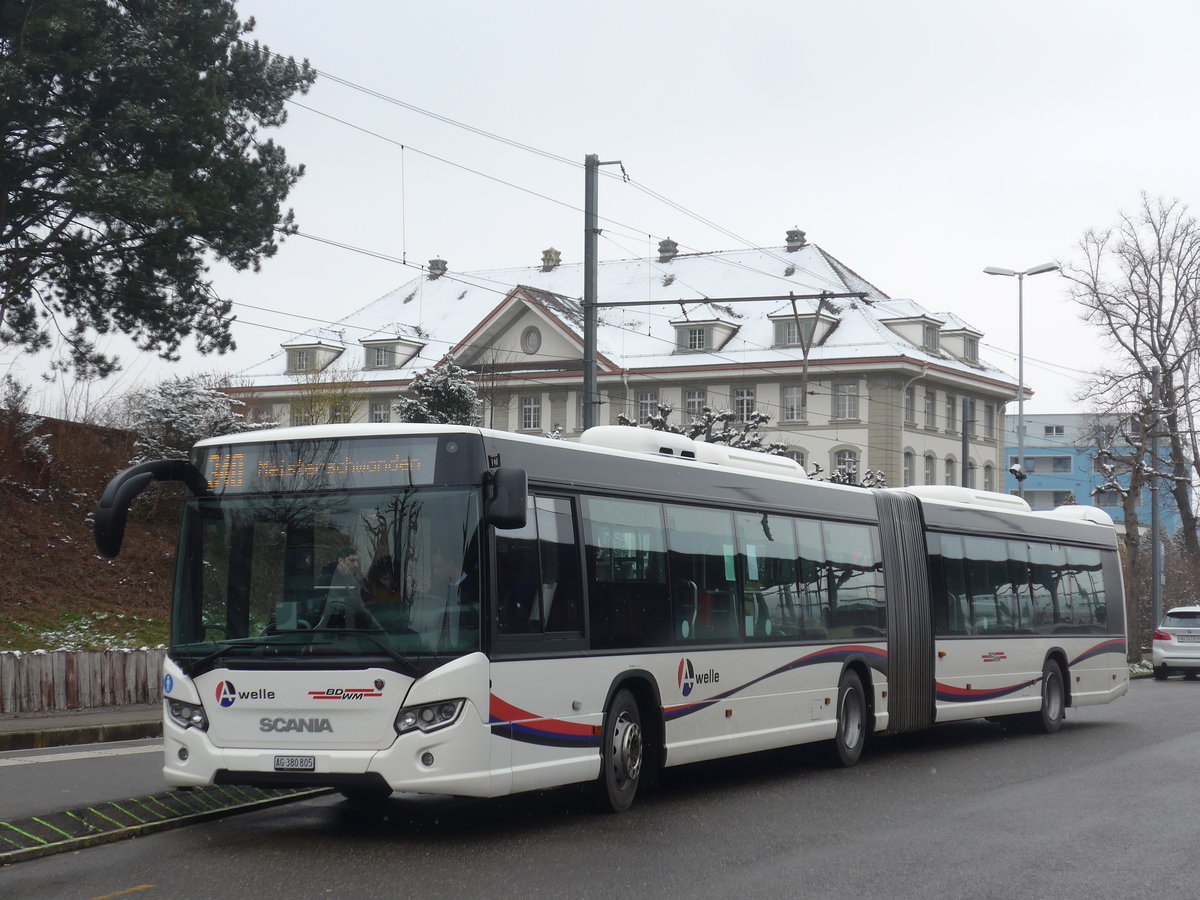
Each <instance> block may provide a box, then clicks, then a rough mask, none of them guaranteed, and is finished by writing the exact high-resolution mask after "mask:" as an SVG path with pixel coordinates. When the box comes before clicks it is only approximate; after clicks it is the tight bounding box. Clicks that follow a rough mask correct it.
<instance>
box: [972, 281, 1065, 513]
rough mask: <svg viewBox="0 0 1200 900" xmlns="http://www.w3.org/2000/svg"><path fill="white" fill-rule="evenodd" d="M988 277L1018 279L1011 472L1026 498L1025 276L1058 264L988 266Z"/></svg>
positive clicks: (1018, 492) (1018, 490) (1018, 488)
mask: <svg viewBox="0 0 1200 900" xmlns="http://www.w3.org/2000/svg"><path fill="white" fill-rule="evenodd" d="M983 271H984V272H986V273H987V274H988V275H1007V276H1008V277H1009V278H1011V277H1013V276H1014V275H1015V276H1016V277H1017V466H1016V470H1015V471H1013V470H1010V471H1012V472H1013V475H1015V476H1016V478H1017V496H1018V497H1021V498H1022V499H1024V497H1025V477H1026V472H1025V276H1026V275H1041V274H1042V273H1043V272H1057V271H1058V263H1052V262H1048V263H1042V264H1041V265H1040V266H1034V267H1033V268H1032V269H1026V270H1025V271H1024V272H1018V271H1016V270H1015V269H1002V268H1000V267H999V266H988V267H987V268H986V269H984V270H983Z"/></svg>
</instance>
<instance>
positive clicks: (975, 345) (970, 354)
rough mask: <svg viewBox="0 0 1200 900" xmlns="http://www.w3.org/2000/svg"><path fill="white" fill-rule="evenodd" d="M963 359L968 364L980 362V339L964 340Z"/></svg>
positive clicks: (970, 338) (967, 338)
mask: <svg viewBox="0 0 1200 900" xmlns="http://www.w3.org/2000/svg"><path fill="white" fill-rule="evenodd" d="M963 359H965V360H967V361H968V362H979V338H976V337H966V338H963Z"/></svg>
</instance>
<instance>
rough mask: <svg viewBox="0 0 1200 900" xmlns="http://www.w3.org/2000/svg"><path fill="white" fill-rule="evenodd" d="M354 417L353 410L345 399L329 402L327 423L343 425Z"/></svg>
mask: <svg viewBox="0 0 1200 900" xmlns="http://www.w3.org/2000/svg"><path fill="white" fill-rule="evenodd" d="M353 417H354V410H353V408H352V407H351V405H350V404H349V403H348V402H346V401H345V400H341V401H334V402H332V403H330V404H329V424H331V425H344V424H345V423H347V422H349V421H350V420H351V419H352V418H353Z"/></svg>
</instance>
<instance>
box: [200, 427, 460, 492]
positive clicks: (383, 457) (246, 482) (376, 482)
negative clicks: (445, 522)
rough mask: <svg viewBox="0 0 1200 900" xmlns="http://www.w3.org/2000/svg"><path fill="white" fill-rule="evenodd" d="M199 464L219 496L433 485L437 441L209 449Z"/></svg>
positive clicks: (376, 440) (357, 440) (399, 439)
mask: <svg viewBox="0 0 1200 900" xmlns="http://www.w3.org/2000/svg"><path fill="white" fill-rule="evenodd" d="M198 452H199V453H200V454H201V458H200V459H199V460H197V461H196V464H197V466H198V467H199V469H200V471H201V472H203V473H204V477H205V478H206V479H207V480H208V487H209V490H211V491H212V492H213V493H214V494H227V493H258V492H276V491H293V490H301V491H319V490H332V489H338V490H349V489H354V488H368V487H393V486H397V485H412V486H421V485H430V484H434V483H435V481H434V478H435V475H436V469H437V457H438V438H437V437H435V436H429V437H390V438H377V437H371V438H342V439H333V440H311V441H285V442H270V443H262V444H230V445H226V446H221V447H205V448H203V449H201V450H200V451H198Z"/></svg>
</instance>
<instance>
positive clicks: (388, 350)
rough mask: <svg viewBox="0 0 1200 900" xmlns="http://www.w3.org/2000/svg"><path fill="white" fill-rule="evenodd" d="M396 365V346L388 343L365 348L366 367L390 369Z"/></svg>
mask: <svg viewBox="0 0 1200 900" xmlns="http://www.w3.org/2000/svg"><path fill="white" fill-rule="evenodd" d="M395 365H396V348H395V347H392V346H388V345H381V346H378V347H368V348H367V368H370V369H390V368H392V367H393V366H395Z"/></svg>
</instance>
